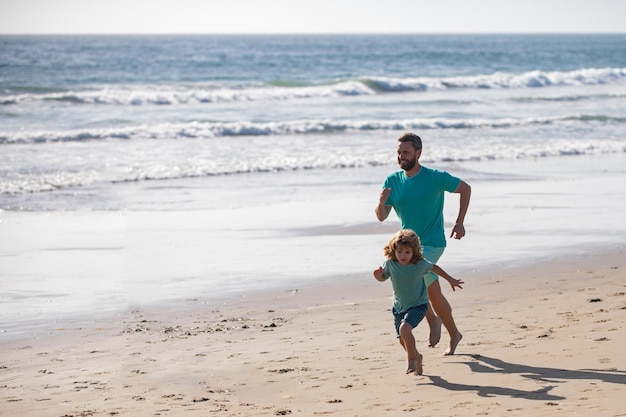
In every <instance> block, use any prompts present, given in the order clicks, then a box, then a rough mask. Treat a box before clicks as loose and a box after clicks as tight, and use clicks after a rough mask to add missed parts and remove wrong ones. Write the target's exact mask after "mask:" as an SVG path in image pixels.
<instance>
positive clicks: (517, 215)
mask: <svg viewBox="0 0 626 417" xmlns="http://www.w3.org/2000/svg"><path fill="white" fill-rule="evenodd" d="M625 39H626V37H625V36H624V35H623V34H615V35H610V34H607V35H585V34H572V35H507V36H500V35H374V34H372V35H366V34H364V35H354V36H352V35H351V36H342V35H302V36H290V35H275V36H274V35H271V36H270V35H268V36H261V35H259V36H253V35H249V36H248V35H241V36H239V35H233V36H211V35H206V36H204V35H197V36H196V35H180V36H168V35H154V36H152V35H146V36H133V35H128V36H126V35H120V36H105V35H103V36H96V35H94V36H80V35H76V36H74V35H67V36H46V35H41V36H2V37H1V38H0V41H2V42H3V45H4V46H3V59H4V61H3V65H0V159H1V162H2V164H0V416H15V415H21V416H23V417H30V416H33V417H35V416H36V417H41V416H44V417H46V416H53V417H69V416H72V417H79V416H117V415H119V416H180V415H187V416H207V415H224V416H264V415H267V416H273V415H303V416H313V415H336V416H342V417H344V416H376V417H378V416H392V415H393V416H396V415H419V416H468V415H490V416H505V415H506V416H524V417H525V416H528V415H531V416H534V415H564V416H571V415H594V416H603V417H604V416H625V415H626V412H624V410H625V409H626V400H625V399H624V396H623V394H622V392H623V391H624V390H623V388H624V385H625V383H626V375H625V373H626V358H625V355H624V349H623V347H624V345H625V342H626V335H625V333H624V315H625V313H624V311H625V308H626V302H625V300H626V298H625V297H626V296H625V295H624V294H625V293H626V289H625V288H624V287H625V285H626V284H625V283H626V280H625V277H626V274H625V273H624V268H626V265H624V263H625V262H626V260H625V259H626V256H625V255H624V251H625V242H626V241H625V240H624V236H625V235H626V222H624V220H623V219H624V218H626V193H625V192H624V191H625V188H624V184H626V146H625V143H626V134H625V132H626V130H625V128H624V126H625V123H626V118H625V117H624V108H626V53H625V52H624V51H625V49H624V48H625V45H626V42H625ZM404 132H414V133H416V134H419V135H420V137H421V138H422V141H423V145H424V146H423V151H422V154H421V157H420V163H421V164H422V165H424V166H428V167H431V168H435V169H439V170H444V171H447V172H449V173H450V174H452V175H454V176H456V177H458V178H460V179H463V180H464V181H466V182H467V183H468V184H470V185H471V187H472V198H471V202H470V207H469V211H468V213H467V216H466V218H465V224H464V225H465V229H466V232H467V233H466V236H465V237H464V238H463V239H462V240H455V239H448V242H447V248H446V250H445V253H444V255H443V256H442V257H441V259H440V260H439V261H438V264H439V265H440V266H441V267H442V268H443V269H444V270H445V271H447V272H448V273H450V274H451V275H452V276H453V277H455V278H459V279H462V280H464V281H465V284H464V288H463V289H462V290H457V291H455V292H452V291H451V289H450V288H446V287H444V288H443V290H444V294H445V295H446V297H447V298H448V300H449V301H450V303H451V305H452V308H453V312H454V317H455V320H456V323H457V325H458V327H459V329H460V330H461V332H462V333H463V339H462V340H461V343H460V344H459V346H458V348H457V350H456V353H455V355H453V356H443V355H442V353H443V352H444V351H445V350H446V347H447V344H448V337H447V335H446V332H445V331H444V332H443V336H442V339H441V341H440V343H439V344H438V345H437V346H436V347H435V348H428V343H427V339H428V327H427V325H426V323H421V324H420V325H419V326H418V328H417V329H416V330H415V334H416V337H417V340H418V346H417V347H418V349H419V351H420V352H421V353H422V354H423V355H424V374H423V375H421V376H415V375H406V374H405V369H406V363H405V362H406V357H405V354H404V352H403V351H402V348H401V347H400V345H399V343H398V342H397V340H396V339H395V337H394V336H395V335H394V328H393V324H392V315H391V312H390V309H391V302H392V298H391V297H392V293H391V292H392V290H391V285H390V283H389V282H385V283H379V282H377V281H376V280H375V279H374V277H373V276H372V271H373V270H374V269H376V268H377V267H378V266H379V265H380V264H381V263H382V262H383V261H384V257H383V247H384V245H385V244H386V243H387V242H388V241H389V239H390V238H391V236H392V235H393V234H394V233H395V232H396V231H397V230H398V229H399V228H400V224H399V222H398V219H397V216H396V215H395V213H392V214H391V215H390V216H389V218H388V219H387V220H385V221H384V222H379V221H377V220H376V217H375V215H374V206H375V205H376V203H377V202H378V198H379V194H380V190H381V185H382V183H383V181H384V179H385V178H386V176H387V175H389V174H390V173H392V172H393V171H397V170H398V169H399V168H398V165H397V162H396V148H397V138H398V137H399V136H400V135H402V134H403V133H404ZM458 209H459V195H458V194H452V193H447V194H446V196H445V206H444V219H445V224H444V228H445V230H446V233H447V234H449V233H450V231H451V230H452V227H453V226H454V222H455V219H456V217H457V214H458Z"/></svg>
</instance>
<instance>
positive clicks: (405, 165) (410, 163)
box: [398, 158, 417, 171]
mask: <svg viewBox="0 0 626 417" xmlns="http://www.w3.org/2000/svg"><path fill="white" fill-rule="evenodd" d="M398 163H399V164H400V168H402V169H403V170H405V171H410V170H412V169H413V168H414V167H415V164H416V163H417V158H413V159H408V160H405V161H398Z"/></svg>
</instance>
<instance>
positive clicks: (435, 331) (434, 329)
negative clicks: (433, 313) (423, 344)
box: [428, 317, 460, 347]
mask: <svg viewBox="0 0 626 417" xmlns="http://www.w3.org/2000/svg"><path fill="white" fill-rule="evenodd" d="M439 340H441V319H440V318H439V317H436V321H435V323H434V324H433V325H432V326H430V336H429V337H428V347H435V346H437V343H439ZM459 340H460V339H459Z"/></svg>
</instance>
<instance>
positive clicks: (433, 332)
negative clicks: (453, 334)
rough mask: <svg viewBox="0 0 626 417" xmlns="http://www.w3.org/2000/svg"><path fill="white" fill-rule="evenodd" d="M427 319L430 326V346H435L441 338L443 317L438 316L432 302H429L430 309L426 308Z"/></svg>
mask: <svg viewBox="0 0 626 417" xmlns="http://www.w3.org/2000/svg"><path fill="white" fill-rule="evenodd" d="M426 321H427V322H428V327H429V328H430V335H429V336H428V347H435V346H437V343H439V340H441V319H440V318H439V317H437V315H436V314H435V312H434V311H433V308H432V306H431V305H430V303H428V310H426Z"/></svg>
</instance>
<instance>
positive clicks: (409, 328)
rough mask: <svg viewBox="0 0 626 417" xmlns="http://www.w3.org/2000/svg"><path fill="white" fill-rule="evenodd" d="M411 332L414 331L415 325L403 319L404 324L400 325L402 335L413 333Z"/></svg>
mask: <svg viewBox="0 0 626 417" xmlns="http://www.w3.org/2000/svg"><path fill="white" fill-rule="evenodd" d="M411 332H413V326H411V325H410V324H409V323H407V322H406V321H403V322H402V324H401V325H400V336H402V337H405V336H408V335H409V334H411Z"/></svg>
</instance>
